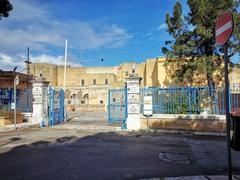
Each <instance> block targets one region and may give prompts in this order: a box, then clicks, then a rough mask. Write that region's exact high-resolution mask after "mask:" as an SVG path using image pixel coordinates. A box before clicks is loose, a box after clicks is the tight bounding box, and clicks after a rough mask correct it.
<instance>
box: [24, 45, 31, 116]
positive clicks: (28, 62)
mask: <svg viewBox="0 0 240 180" xmlns="http://www.w3.org/2000/svg"><path fill="white" fill-rule="evenodd" d="M24 62H25V63H26V64H27V112H28V106H29V102H28V101H29V97H28V94H29V93H28V92H29V75H30V64H32V62H30V61H29V47H28V48H27V61H24Z"/></svg>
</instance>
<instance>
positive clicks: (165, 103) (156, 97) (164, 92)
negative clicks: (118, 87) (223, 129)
mask: <svg viewBox="0 0 240 180" xmlns="http://www.w3.org/2000/svg"><path fill="white" fill-rule="evenodd" d="M144 96H152V102H153V113H155V114H200V113H204V112H206V113H207V114H216V115H221V114H225V96H226V95H225V89H224V87H215V88H213V87H208V86H205V87H190V86H189V87H176V88H143V89H141V96H140V97H141V111H143V97H144ZM229 96H230V104H229V105H230V109H234V108H236V107H240V86H236V85H235V86H232V87H231V88H230V94H229Z"/></svg>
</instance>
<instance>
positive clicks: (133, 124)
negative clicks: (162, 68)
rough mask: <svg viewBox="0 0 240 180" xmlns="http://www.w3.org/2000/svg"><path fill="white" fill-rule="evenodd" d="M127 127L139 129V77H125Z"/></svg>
mask: <svg viewBox="0 0 240 180" xmlns="http://www.w3.org/2000/svg"><path fill="white" fill-rule="evenodd" d="M126 80H127V105H128V106H127V107H128V108H127V110H128V117H127V129H129V130H135V131H137V130H140V128H141V122H140V97H139V96H140V89H139V83H140V78H139V77H131V78H127V79H126Z"/></svg>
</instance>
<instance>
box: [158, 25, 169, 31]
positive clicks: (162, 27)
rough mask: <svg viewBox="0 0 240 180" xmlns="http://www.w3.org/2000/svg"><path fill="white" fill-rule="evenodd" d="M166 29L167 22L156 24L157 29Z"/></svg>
mask: <svg viewBox="0 0 240 180" xmlns="http://www.w3.org/2000/svg"><path fill="white" fill-rule="evenodd" d="M166 29H167V24H166V23H163V24H160V26H158V30H159V31H162V30H166Z"/></svg>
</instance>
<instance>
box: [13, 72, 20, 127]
mask: <svg viewBox="0 0 240 180" xmlns="http://www.w3.org/2000/svg"><path fill="white" fill-rule="evenodd" d="M18 84H19V76H18V75H16V76H15V77H14V125H15V129H17V121H16V119H17V105H16V99H17V97H16V96H17V85H18Z"/></svg>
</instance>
